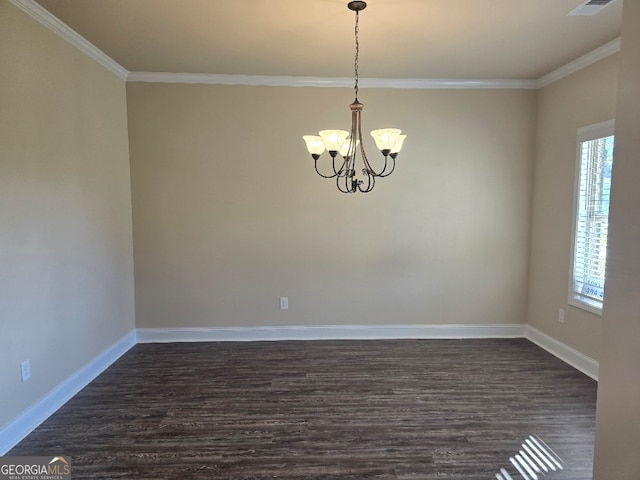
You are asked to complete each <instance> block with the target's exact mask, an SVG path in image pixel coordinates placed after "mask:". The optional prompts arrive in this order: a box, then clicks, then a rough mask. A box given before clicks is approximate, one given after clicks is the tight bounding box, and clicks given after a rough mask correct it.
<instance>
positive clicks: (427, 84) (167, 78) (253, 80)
mask: <svg viewBox="0 0 640 480" xmlns="http://www.w3.org/2000/svg"><path fill="white" fill-rule="evenodd" d="M127 82H151V83H197V84H208V85H251V86H267V87H325V88H351V87H353V78H350V77H278V76H269V75H219V74H208V73H170V72H129V75H128V76H127ZM360 86H362V87H365V88H412V89H465V88H514V89H535V88H537V86H536V81H535V80H510V79H489V80H464V79H430V78H362V79H360Z"/></svg>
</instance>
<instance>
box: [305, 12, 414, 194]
mask: <svg viewBox="0 0 640 480" xmlns="http://www.w3.org/2000/svg"><path fill="white" fill-rule="evenodd" d="M347 7H348V8H349V10H352V11H354V12H356V25H355V40H356V42H355V43H356V52H355V62H354V70H355V75H354V80H355V86H354V90H355V101H354V102H353V103H352V104H351V105H349V108H350V109H351V131H350V132H347V131H346V130H322V131H320V132H319V136H316V135H304V136H303V137H302V138H303V139H304V141H305V142H306V144H307V150H309V153H310V154H311V157H312V158H313V162H314V166H315V169H316V172H317V173H318V175H320V176H321V177H323V178H335V179H336V186H337V187H338V190H340V191H341V192H343V193H355V192H362V193H368V192H370V191H371V190H373V187H374V186H375V183H376V178H378V177H388V176H389V175H391V174H392V173H393V170H394V169H395V166H396V157H397V156H398V153H400V150H401V149H402V144H403V142H404V140H405V138H406V137H407V136H406V135H402V132H401V131H400V130H399V129H397V128H382V129H379V130H373V131H372V132H371V136H372V137H373V138H374V140H375V143H376V146H377V147H378V150H380V152H381V153H382V155H383V156H384V167H383V168H382V169H379V170H377V171H376V170H374V169H373V167H372V166H371V164H370V163H369V160H368V159H367V154H366V153H365V151H364V143H363V141H362V130H361V114H362V107H363V104H362V103H360V102H359V101H358V55H359V53H360V42H359V39H358V33H359V27H358V22H359V18H360V15H359V14H360V11H362V10H364V9H365V8H366V7H367V4H366V2H362V1H354V2H349V4H348V5H347ZM325 150H327V151H328V152H329V156H330V157H331V160H330V162H329V163H330V164H331V166H332V167H333V172H331V171H329V173H328V174H325V173H322V172H321V171H320V170H319V169H318V159H319V158H320V156H321V155H322V154H323V153H324V151H325ZM358 153H359V154H360V158H361V162H360V163H361V166H360V167H358V166H357V162H356V159H357V158H356V157H357V154H358ZM359 168H361V169H362V170H361V172H362V176H361V177H358V176H357V173H356V172H357V171H358V169H359ZM327 170H328V169H327Z"/></svg>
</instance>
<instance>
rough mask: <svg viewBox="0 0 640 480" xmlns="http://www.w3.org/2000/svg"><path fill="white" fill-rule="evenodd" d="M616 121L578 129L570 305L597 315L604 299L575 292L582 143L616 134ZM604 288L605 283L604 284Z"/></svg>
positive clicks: (600, 312) (600, 310) (599, 313)
mask: <svg viewBox="0 0 640 480" xmlns="http://www.w3.org/2000/svg"><path fill="white" fill-rule="evenodd" d="M614 128H615V122H614V120H607V121H605V122H601V123H597V124H595V125H589V126H587V127H582V128H579V129H578V142H577V149H576V168H575V183H574V191H573V192H574V193H573V228H572V232H571V268H570V270H569V299H568V302H569V305H573V306H575V307H578V308H581V309H583V310H587V311H589V312H591V313H595V314H596V315H602V306H603V301H598V300H594V299H591V298H587V297H585V296H584V295H581V294H580V293H577V292H575V288H574V284H575V282H574V268H575V250H576V233H577V232H576V230H577V225H578V221H579V219H578V215H579V207H580V205H579V202H580V178H581V166H582V143H583V142H588V141H591V140H596V139H599V138H604V137H610V136H613V135H614ZM603 288H604V285H603Z"/></svg>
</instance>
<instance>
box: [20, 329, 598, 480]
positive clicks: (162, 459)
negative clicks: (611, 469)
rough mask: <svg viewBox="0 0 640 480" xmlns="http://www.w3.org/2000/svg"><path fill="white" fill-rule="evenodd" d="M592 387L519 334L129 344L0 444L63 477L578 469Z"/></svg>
mask: <svg viewBox="0 0 640 480" xmlns="http://www.w3.org/2000/svg"><path fill="white" fill-rule="evenodd" d="M595 404H596V382H594V381H593V380H591V379H590V378H588V377H586V376H585V375H583V374H581V373H580V372H578V371H576V370H574V369H573V368H571V367H569V366H568V365H566V364H564V363H563V362H561V361H560V360H558V359H556V358H555V357H553V356H552V355H550V354H548V353H547V352H545V351H544V350H542V349H540V348H538V347H537V346H535V345H534V344H532V343H530V342H529V341H527V340H524V339H492V340H392V341H386V340H385V341H315V342H304V341H298V342H255V343H176V344H140V345H136V346H135V347H134V348H133V349H131V350H130V351H129V352H128V353H127V354H125V355H124V356H123V357H122V358H121V359H120V360H118V361H117V362H116V363H115V364H114V365H113V366H112V367H110V368H109V369H108V370H107V371H105V372H104V373H103V374H102V375H100V376H99V377H98V378H97V379H96V380H95V381H94V382H92V383H91V384H90V385H89V386H87V387H86V388H85V389H83V390H82V391H81V392H80V393H79V394H78V395H76V396H75V397H74V398H73V399H72V400H70V401H69V402H68V403H67V404H66V405H65V406H64V407H62V408H61V409H60V410H59V411H58V412H56V413H55V414H54V415H53V416H52V417H50V418H49V419H48V420H47V421H46V422H45V423H43V424H42V425H41V426H40V427H39V428H38V429H37V430H36V431H34V432H33V433H32V434H31V435H29V436H28V437H27V438H26V439H25V440H23V441H22V442H21V443H20V444H19V445H17V446H16V447H15V448H14V449H13V450H12V451H11V452H9V454H8V455H58V454H64V455H68V456H69V457H71V460H72V473H73V478H74V479H125V478H126V479H137V478H139V479H178V478H180V479H267V478H269V479H273V478H279V479H349V480H355V479H363V480H364V479H385V480H387V479H393V480H418V479H422V480H433V479H438V480H442V479H461V480H466V479H473V480H480V479H495V478H496V477H495V474H496V473H497V472H498V471H499V469H500V468H501V467H502V468H507V469H508V471H509V472H510V473H512V475H513V478H514V480H515V479H521V478H522V477H518V476H516V475H515V474H516V473H517V472H516V471H515V470H514V469H513V468H512V467H511V468H509V466H510V462H509V457H510V456H513V455H514V454H515V453H517V451H518V450H519V448H520V444H521V442H522V441H524V440H525V439H526V438H527V437H528V436H529V435H531V434H536V435H538V436H539V437H540V438H541V439H543V440H544V441H545V442H547V444H549V446H551V448H553V449H554V450H555V451H556V453H557V454H558V455H559V456H560V457H561V458H562V459H563V460H564V462H565V469H564V470H563V471H561V472H559V473H553V474H551V473H550V474H548V475H546V477H544V478H545V479H547V478H548V479H549V480H556V479H557V480H589V479H591V468H592V453H593V442H594V430H595Z"/></svg>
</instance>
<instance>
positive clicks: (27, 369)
mask: <svg viewBox="0 0 640 480" xmlns="http://www.w3.org/2000/svg"><path fill="white" fill-rule="evenodd" d="M20 369H21V371H22V381H23V382H26V381H27V380H29V379H30V378H31V360H29V359H27V360H25V361H24V362H22V363H21V364H20Z"/></svg>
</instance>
